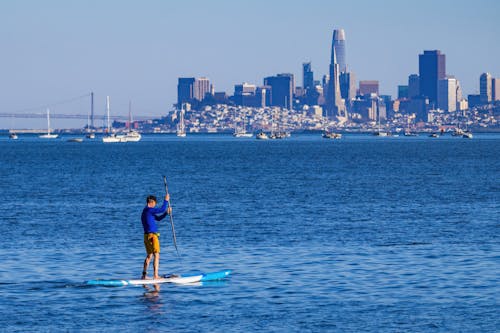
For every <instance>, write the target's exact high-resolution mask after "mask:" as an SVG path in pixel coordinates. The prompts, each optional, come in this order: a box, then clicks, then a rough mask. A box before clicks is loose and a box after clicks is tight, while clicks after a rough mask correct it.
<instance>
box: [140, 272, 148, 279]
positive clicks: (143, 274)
mask: <svg viewBox="0 0 500 333" xmlns="http://www.w3.org/2000/svg"><path fill="white" fill-rule="evenodd" d="M146 275H147V273H146V272H142V276H141V280H146V279H147V278H146Z"/></svg>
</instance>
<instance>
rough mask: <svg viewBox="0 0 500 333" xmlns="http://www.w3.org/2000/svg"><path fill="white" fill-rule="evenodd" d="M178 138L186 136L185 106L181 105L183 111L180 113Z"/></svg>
mask: <svg viewBox="0 0 500 333" xmlns="http://www.w3.org/2000/svg"><path fill="white" fill-rule="evenodd" d="M177 136H178V137H181V138H183V137H185V136H186V125H185V124H184V104H181V109H180V111H179V123H178V124H177Z"/></svg>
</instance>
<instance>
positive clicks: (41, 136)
mask: <svg viewBox="0 0 500 333" xmlns="http://www.w3.org/2000/svg"><path fill="white" fill-rule="evenodd" d="M58 136H59V134H50V111H49V109H47V134H42V135H39V136H38V137H39V138H40V139H57V137H58Z"/></svg>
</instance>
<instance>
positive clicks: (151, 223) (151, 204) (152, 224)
mask: <svg viewBox="0 0 500 333" xmlns="http://www.w3.org/2000/svg"><path fill="white" fill-rule="evenodd" d="M169 200H170V195H169V194H168V193H167V195H165V200H164V201H163V205H162V206H161V207H160V208H156V197H155V196H154V195H150V196H148V197H147V198H146V207H144V209H143V210H142V215H141V221H142V226H143V228H144V246H145V247H146V253H147V256H146V259H145V260H144V268H143V270H142V277H141V278H142V279H145V278H146V275H147V272H148V267H149V263H150V261H151V259H152V258H153V256H154V262H153V271H154V274H153V279H159V278H160V276H159V275H158V269H159V267H160V240H159V236H160V233H159V232H158V225H157V224H156V221H160V220H162V219H164V218H165V216H167V215H169V214H172V208H171V207H168V208H167V204H168V201H169Z"/></svg>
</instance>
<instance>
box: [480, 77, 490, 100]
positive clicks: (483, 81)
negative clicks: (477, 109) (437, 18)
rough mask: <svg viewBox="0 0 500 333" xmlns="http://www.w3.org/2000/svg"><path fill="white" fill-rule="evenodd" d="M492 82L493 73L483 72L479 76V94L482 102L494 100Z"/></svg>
mask: <svg viewBox="0 0 500 333" xmlns="http://www.w3.org/2000/svg"><path fill="white" fill-rule="evenodd" d="M492 92H493V89H492V82H491V74H490V73H483V74H481V76H480V77H479V95H480V96H481V97H480V99H481V103H483V104H487V103H489V102H491V101H492V95H493V94H492Z"/></svg>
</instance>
